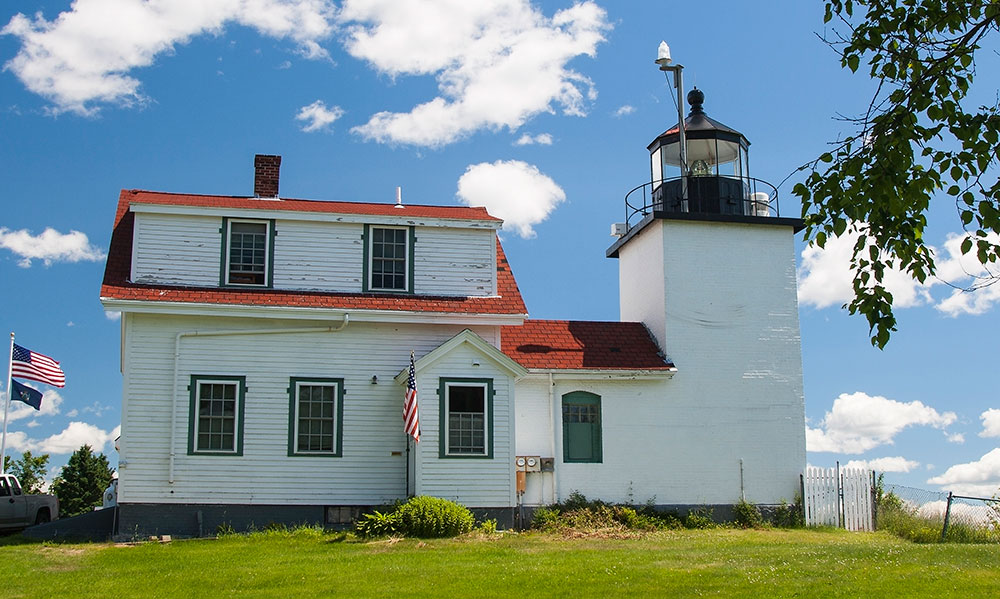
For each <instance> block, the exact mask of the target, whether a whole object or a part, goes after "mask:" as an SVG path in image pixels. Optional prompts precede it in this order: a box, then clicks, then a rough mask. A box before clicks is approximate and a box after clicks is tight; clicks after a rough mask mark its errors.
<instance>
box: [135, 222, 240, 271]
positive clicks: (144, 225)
mask: <svg viewBox="0 0 1000 599" xmlns="http://www.w3.org/2000/svg"><path fill="white" fill-rule="evenodd" d="M221 228H222V219H220V218H217V217H208V216H183V215H174V214H169V215H168V214H150V213H141V214H136V215H135V229H134V233H133V236H134V240H135V243H134V252H135V255H134V256H133V257H132V263H133V265H134V272H133V273H132V280H133V281H135V282H136V283H162V284H166V285H194V286H217V285H218V284H219V274H220V269H221V266H220V264H221V260H222V246H221V243H222V234H221V233H220V232H219V230H220V229H221Z"/></svg>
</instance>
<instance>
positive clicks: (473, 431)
mask: <svg viewBox="0 0 1000 599" xmlns="http://www.w3.org/2000/svg"><path fill="white" fill-rule="evenodd" d="M485 391H486V389H485V388H484V387H481V386H463V385H449V386H448V453H452V454H473V455H482V454H485V453H486V397H485V395H486V394H485Z"/></svg>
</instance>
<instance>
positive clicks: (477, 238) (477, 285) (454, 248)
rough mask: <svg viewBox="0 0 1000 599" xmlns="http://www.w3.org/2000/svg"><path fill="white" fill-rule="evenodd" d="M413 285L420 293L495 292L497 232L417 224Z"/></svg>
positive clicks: (476, 293)
mask: <svg viewBox="0 0 1000 599" xmlns="http://www.w3.org/2000/svg"><path fill="white" fill-rule="evenodd" d="M415 234H416V238H417V240H416V244H415V246H414V250H413V253H414V261H413V271H414V272H413V288H414V291H415V292H416V293H417V294H429V295H451V296H463V297H464V296H484V295H495V294H496V291H495V289H494V287H495V285H494V279H495V278H496V260H495V257H496V234H495V233H494V232H493V231H479V230H476V229H445V228H434V227H417V228H416V231H415Z"/></svg>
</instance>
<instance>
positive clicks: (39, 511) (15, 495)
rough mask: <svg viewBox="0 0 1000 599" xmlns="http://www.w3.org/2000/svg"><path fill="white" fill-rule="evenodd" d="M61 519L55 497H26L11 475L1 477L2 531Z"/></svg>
mask: <svg viewBox="0 0 1000 599" xmlns="http://www.w3.org/2000/svg"><path fill="white" fill-rule="evenodd" d="M58 517H59V499H57V498H56V497H55V496H54V495H25V494H24V492H22V491H21V483H19V482H17V478H15V477H13V476H11V475H10V474H3V475H0V529H12V528H24V527H26V526H31V525H32V524H42V523H43V522H49V521H51V520H55V519H56V518H58Z"/></svg>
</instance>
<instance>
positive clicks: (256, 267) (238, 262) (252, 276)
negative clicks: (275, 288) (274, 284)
mask: <svg viewBox="0 0 1000 599" xmlns="http://www.w3.org/2000/svg"><path fill="white" fill-rule="evenodd" d="M273 231H274V225H273V223H272V222H271V221H250V220H233V219H225V220H224V223H223V234H224V236H225V239H224V242H225V246H224V248H223V259H224V261H225V264H224V265H223V281H222V284H223V285H248V286H253V287H269V286H270V285H271V261H272V256H273V247H272V239H271V238H272V236H273Z"/></svg>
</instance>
